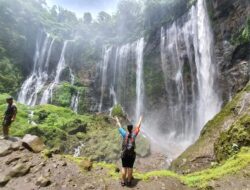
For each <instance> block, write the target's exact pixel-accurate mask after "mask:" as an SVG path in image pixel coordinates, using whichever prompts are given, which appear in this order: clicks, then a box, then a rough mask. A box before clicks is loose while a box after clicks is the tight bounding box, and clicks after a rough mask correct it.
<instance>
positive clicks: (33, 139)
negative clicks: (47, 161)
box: [22, 134, 45, 153]
mask: <svg viewBox="0 0 250 190" xmlns="http://www.w3.org/2000/svg"><path fill="white" fill-rule="evenodd" d="M22 143H23V146H24V147H25V148H27V149H28V150H30V151H33V152H35V153H38V152H41V151H42V150H43V149H44V147H45V145H44V143H43V141H42V139H41V138H39V137H37V136H34V135H30V134H27V135H25V136H24V137H23V139H22Z"/></svg>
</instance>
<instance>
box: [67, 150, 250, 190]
mask: <svg viewBox="0 0 250 190" xmlns="http://www.w3.org/2000/svg"><path fill="white" fill-rule="evenodd" d="M67 158H68V159H70V160H72V161H74V162H75V163H77V164H79V163H80V162H81V160H82V159H86V158H81V157H79V158H74V157H72V156H67ZM246 166H250V148H249V147H243V148H242V149H241V151H240V152H239V153H238V154H237V155H235V156H233V157H231V158H230V159H228V160H227V161H225V162H224V163H222V164H220V165H217V166H214V167H211V168H209V169H206V170H202V171H200V172H194V173H191V174H188V175H180V174H177V173H175V172H173V171H170V170H159V171H151V172H147V173H140V172H137V171H135V172H134V177H135V178H136V179H140V180H150V179H151V178H152V177H171V178H175V179H177V180H180V181H181V182H182V183H184V184H186V185H187V186H189V187H196V188H205V187H207V186H208V183H209V182H210V181H212V180H217V179H220V178H222V177H224V176H229V175H232V174H236V173H237V172H240V171H241V170H242V169H244V168H245V167H246ZM95 167H102V168H105V169H107V170H108V175H109V176H110V177H112V178H113V179H119V177H120V174H119V173H118V172H116V170H117V165H115V164H109V163H105V162H95V163H94V168H95Z"/></svg>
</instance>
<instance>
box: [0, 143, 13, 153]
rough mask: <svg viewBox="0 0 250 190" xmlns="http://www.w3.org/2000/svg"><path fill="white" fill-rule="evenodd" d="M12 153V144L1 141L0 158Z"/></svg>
mask: <svg viewBox="0 0 250 190" xmlns="http://www.w3.org/2000/svg"><path fill="white" fill-rule="evenodd" d="M11 152H12V148H11V142H9V141H6V140H1V141H0V157H3V156H6V155H8V154H10V153H11Z"/></svg>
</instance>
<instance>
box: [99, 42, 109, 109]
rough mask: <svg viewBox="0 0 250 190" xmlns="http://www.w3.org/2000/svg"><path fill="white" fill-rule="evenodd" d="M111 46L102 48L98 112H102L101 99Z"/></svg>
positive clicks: (104, 87)
mask: <svg viewBox="0 0 250 190" xmlns="http://www.w3.org/2000/svg"><path fill="white" fill-rule="evenodd" d="M112 48H113V47H112V46H111V47H105V48H104V53H103V61H102V63H101V75H102V78H101V97H100V103H99V108H98V110H99V112H101V111H102V109H103V98H104V93H105V89H106V86H107V74H108V73H107V69H108V64H109V61H110V57H111V53H112Z"/></svg>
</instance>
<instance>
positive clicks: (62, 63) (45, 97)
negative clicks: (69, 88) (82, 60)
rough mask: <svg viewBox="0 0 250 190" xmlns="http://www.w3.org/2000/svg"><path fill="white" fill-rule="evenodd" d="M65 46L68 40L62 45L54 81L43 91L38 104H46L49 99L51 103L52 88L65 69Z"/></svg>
mask: <svg viewBox="0 0 250 190" xmlns="http://www.w3.org/2000/svg"><path fill="white" fill-rule="evenodd" d="M67 44H68V40H66V41H65V42H64V44H63V48H62V52H61V56H60V59H59V62H58V64H57V67H56V73H55V77H54V80H53V81H52V83H51V84H50V85H49V86H48V87H47V88H46V89H45V90H44V92H43V95H42V98H41V101H40V104H46V103H48V102H49V99H51V100H50V101H51V102H52V97H53V89H54V87H55V86H56V85H57V84H58V83H59V82H60V76H61V73H62V71H63V69H64V68H65V66H66V65H65V51H66V48H67Z"/></svg>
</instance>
